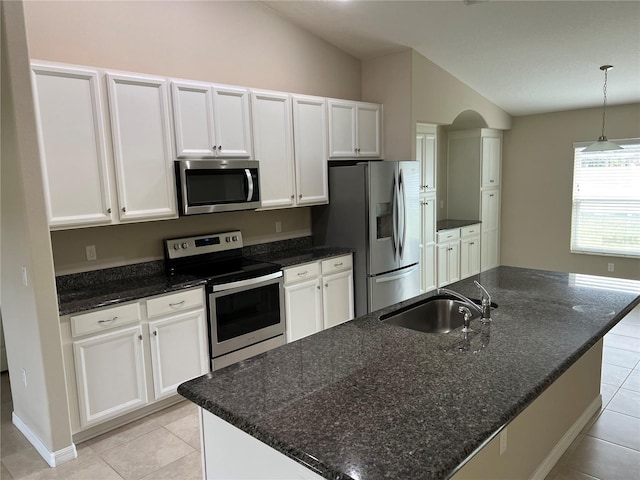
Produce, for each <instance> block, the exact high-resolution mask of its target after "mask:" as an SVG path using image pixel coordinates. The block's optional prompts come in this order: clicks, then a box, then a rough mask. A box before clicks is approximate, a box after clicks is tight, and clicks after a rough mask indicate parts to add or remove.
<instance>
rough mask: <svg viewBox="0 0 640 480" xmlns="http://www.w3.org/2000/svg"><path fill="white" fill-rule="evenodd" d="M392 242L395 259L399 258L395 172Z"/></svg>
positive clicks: (392, 203)
mask: <svg viewBox="0 0 640 480" xmlns="http://www.w3.org/2000/svg"><path fill="white" fill-rule="evenodd" d="M391 224H392V227H393V228H392V230H391V244H392V245H393V261H394V262H395V261H397V259H398V243H399V242H398V182H397V177H396V172H395V171H394V172H393V198H392V199H391Z"/></svg>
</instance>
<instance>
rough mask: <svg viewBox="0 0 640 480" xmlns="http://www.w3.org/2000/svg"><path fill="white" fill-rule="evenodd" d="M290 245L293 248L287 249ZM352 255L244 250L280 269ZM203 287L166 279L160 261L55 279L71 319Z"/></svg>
mask: <svg viewBox="0 0 640 480" xmlns="http://www.w3.org/2000/svg"><path fill="white" fill-rule="evenodd" d="M274 244H277V245H275V246H274ZM291 245H294V247H293V248H286V247H287V246H291ZM352 252H353V250H352V249H349V248H340V247H313V246H311V239H310V238H309V239H302V240H298V239H294V240H293V241H284V242H272V243H266V244H260V245H252V246H249V247H244V248H243V255H244V256H246V257H250V258H255V259H257V260H260V261H263V262H272V263H276V264H278V265H280V266H281V267H282V268H286V267H290V266H293V265H297V264H301V263H307V262H313V261H316V260H323V259H325V258H330V257H336V256H340V255H345V254H349V253H352ZM204 283H205V280H204V279H202V278H200V277H197V276H193V275H175V276H171V275H167V274H166V273H165V269H164V261H163V260H158V261H153V262H144V263H139V264H134V265H127V266H123V267H114V268H107V269H102V270H94V271H90V272H84V273H79V274H72V275H63V276H60V277H57V278H56V284H57V291H58V313H59V314H60V315H70V314H74V313H78V312H84V311H87V310H92V309H95V308H101V307H107V306H110V305H115V304H118V303H123V302H129V301H132V300H138V299H140V298H144V297H151V296H154V295H160V294H163V293H168V292H172V291H177V290H181V289H185V288H192V287H197V286H200V285H204Z"/></svg>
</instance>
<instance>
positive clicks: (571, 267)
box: [500, 104, 640, 280]
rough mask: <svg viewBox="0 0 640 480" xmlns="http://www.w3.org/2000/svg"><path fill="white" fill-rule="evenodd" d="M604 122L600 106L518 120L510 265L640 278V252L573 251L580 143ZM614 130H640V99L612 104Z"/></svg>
mask: <svg viewBox="0 0 640 480" xmlns="http://www.w3.org/2000/svg"><path fill="white" fill-rule="evenodd" d="M601 125H602V109H600V108H593V109H586V110H574V111H567V112H557V113H547V114H540V115H530V116H523V117H515V118H514V119H513V124H512V128H511V130H510V131H507V132H505V135H504V145H503V165H502V236H501V242H500V243H501V263H502V264H503V265H512V266H520V267H530V268H541V269H547V270H554V271H564V272H575V273H586V274H592V275H603V276H615V277H620V278H630V279H635V280H640V259H629V258H621V257H607V256H600V255H579V254H571V253H569V241H570V230H571V190H572V182H573V142H579V141H589V140H595V139H596V138H597V137H598V136H599V135H600V129H601ZM606 133H607V136H608V137H609V138H610V139H615V138H631V137H640V104H634V105H623V106H614V107H608V108H607V123H606ZM607 263H614V264H615V272H613V273H609V272H607Z"/></svg>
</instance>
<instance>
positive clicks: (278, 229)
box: [276, 220, 282, 233]
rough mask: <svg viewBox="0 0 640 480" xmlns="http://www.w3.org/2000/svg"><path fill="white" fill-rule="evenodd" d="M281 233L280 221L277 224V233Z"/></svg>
mask: <svg viewBox="0 0 640 480" xmlns="http://www.w3.org/2000/svg"><path fill="white" fill-rule="evenodd" d="M280 232H282V222H281V221H280V220H278V221H277V222H276V233H280Z"/></svg>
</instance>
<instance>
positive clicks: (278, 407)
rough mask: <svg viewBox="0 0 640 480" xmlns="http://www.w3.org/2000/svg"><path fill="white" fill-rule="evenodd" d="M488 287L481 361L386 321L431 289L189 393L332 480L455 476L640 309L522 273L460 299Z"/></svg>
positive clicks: (629, 296) (465, 287) (623, 299)
mask: <svg viewBox="0 0 640 480" xmlns="http://www.w3.org/2000/svg"><path fill="white" fill-rule="evenodd" d="M475 279H477V280H478V281H480V282H481V283H482V284H483V285H484V286H485V287H486V288H487V290H488V291H489V292H490V293H491V295H492V297H493V300H494V301H495V302H496V303H497V304H498V305H499V307H498V308H497V309H495V310H494V311H493V312H492V316H493V323H492V324H490V326H488V327H483V326H482V325H481V324H480V323H477V322H475V321H474V322H472V327H473V328H474V332H473V333H472V334H471V337H470V347H471V350H470V351H468V352H467V353H461V352H460V351H458V348H457V347H458V346H459V345H460V341H461V337H460V335H461V334H460V329H457V330H455V331H453V332H451V333H449V334H426V333H421V332H417V331H413V330H409V329H405V328H402V327H396V326H392V325H388V324H385V323H383V322H381V321H380V320H379V317H380V315H381V314H383V313H387V312H391V311H394V310H397V309H399V308H401V307H403V306H406V305H409V304H412V303H415V302H417V301H420V300H422V299H425V298H427V297H429V296H432V295H434V294H435V292H430V293H427V294H424V295H422V296H420V297H416V298H414V299H412V300H409V301H406V302H403V303H401V304H397V305H394V306H392V307H388V308H386V309H383V310H379V311H377V312H374V313H372V314H369V315H365V316H362V317H359V318H357V319H355V320H352V321H350V322H347V323H344V324H341V325H338V326H337V327H334V328H331V329H328V330H324V331H322V332H320V333H317V334H315V335H312V336H310V337H306V338H303V339H301V340H298V341H296V342H293V343H289V344H287V345H284V346H282V347H280V348H277V349H275V350H271V351H269V352H266V353H264V354H261V355H258V356H256V357H253V358H251V359H249V360H246V361H244V362H241V363H238V364H235V365H231V366H229V367H227V368H223V369H221V370H217V371H215V372H212V373H210V374H208V375H205V376H203V377H200V378H197V379H194V380H191V381H189V382H186V383H184V384H182V385H181V386H180V387H179V388H178V391H179V393H180V394H182V395H183V396H185V397H186V398H188V399H190V400H191V401H193V402H195V403H196V404H198V405H200V406H201V407H203V408H205V409H207V410H208V411H210V412H212V413H214V414H215V415H218V416H219V417H221V418H222V419H224V420H226V421H228V422H229V423H231V424H233V425H235V426H236V427H238V428H240V429H242V430H244V431H245V432H247V433H249V434H251V435H253V436H254V437H255V438H257V439H259V440H261V441H262V442H264V443H266V444H268V445H270V446H271V447H273V448H275V449H276V450H278V451H280V452H282V453H284V454H285V455H287V456H288V457H290V458H293V459H294V460H296V461H298V462H300V463H301V464H303V465H305V466H307V467H310V468H312V469H314V470H315V471H316V472H317V473H318V474H320V475H321V476H323V477H324V478H331V479H358V480H365V479H366V480H372V479H376V480H377V479H383V478H384V479H406V480H409V479H441V478H448V477H449V476H451V475H452V474H453V473H455V471H456V470H457V468H458V467H459V466H460V465H461V464H462V463H464V462H465V460H466V459H467V458H468V457H469V455H471V454H472V453H473V452H474V451H475V450H476V449H477V448H478V447H480V446H482V445H483V444H484V443H485V442H486V441H488V440H489V439H490V438H492V437H493V435H495V434H496V432H498V431H499V430H500V429H501V428H502V427H503V426H504V425H505V424H507V423H508V422H510V421H511V420H513V419H514V418H515V417H516V416H517V415H518V414H519V413H520V412H521V411H522V410H524V408H525V407H526V406H527V405H529V404H530V403H531V402H532V401H533V400H534V399H535V398H536V397H537V396H538V395H540V393H542V392H543V391H544V390H545V388H547V387H548V386H549V385H550V384H551V383H552V382H554V381H555V380H556V379H557V378H558V377H559V376H560V375H561V374H562V373H564V372H565V371H566V370H567V369H568V368H569V367H570V366H571V365H572V364H573V363H574V362H575V361H576V360H578V359H579V358H580V357H581V356H582V355H583V354H584V353H585V352H586V351H587V350H588V349H589V348H590V347H592V346H593V345H594V344H595V343H596V342H597V341H598V340H600V339H601V338H602V337H603V336H604V334H605V333H606V332H607V331H608V330H609V329H610V328H612V327H613V326H614V325H615V324H616V323H617V322H618V321H619V320H620V319H621V318H622V317H623V316H624V315H626V314H627V313H628V312H629V311H630V310H631V309H632V308H633V307H634V306H635V305H636V304H638V303H640V297H639V296H638V293H637V292H636V293H629V292H628V291H626V292H625V291H622V290H611V289H610V288H611V286H609V287H607V288H609V289H604V288H603V289H600V288H595V287H594V286H593V285H592V284H593V283H594V282H593V280H597V279H598V277H592V276H580V275H572V274H565V273H555V272H547V271H539V270H530V269H521V268H513V267H499V268H496V269H493V270H489V271H487V272H483V273H482V274H480V275H478V276H476V277H472V278H468V279H465V280H463V281H461V282H457V283H455V284H453V285H451V286H450V288H452V289H453V290H456V291H458V292H460V293H462V294H465V295H467V296H470V297H474V298H477V297H478V291H477V289H476V287H475V286H474V285H473V280H475ZM607 280H610V279H607ZM482 345H485V346H484V347H482ZM474 350H475V351H476V352H475V353H471V352H472V351H474Z"/></svg>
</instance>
